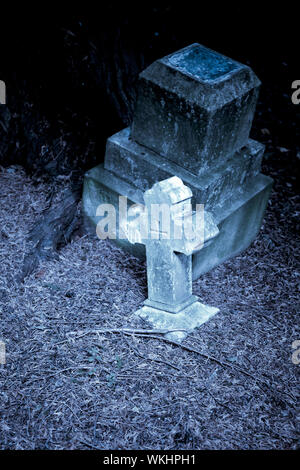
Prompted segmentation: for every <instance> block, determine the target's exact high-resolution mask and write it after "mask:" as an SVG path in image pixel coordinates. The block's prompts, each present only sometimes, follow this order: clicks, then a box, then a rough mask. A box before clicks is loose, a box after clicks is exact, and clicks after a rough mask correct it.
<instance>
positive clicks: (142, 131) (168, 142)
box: [83, 44, 272, 279]
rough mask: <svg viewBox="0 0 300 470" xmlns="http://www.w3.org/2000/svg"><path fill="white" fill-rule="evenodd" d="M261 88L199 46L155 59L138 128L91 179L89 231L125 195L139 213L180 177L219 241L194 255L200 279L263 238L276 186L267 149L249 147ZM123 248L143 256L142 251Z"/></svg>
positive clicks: (145, 77) (123, 135)
mask: <svg viewBox="0 0 300 470" xmlns="http://www.w3.org/2000/svg"><path fill="white" fill-rule="evenodd" d="M259 85H260V82H259V80H258V78H257V77H256V75H255V74H254V73H253V71H252V70H251V69H250V68H249V67H248V66H245V65H243V64H241V63H239V62H236V61H234V60H232V59H229V58H227V57H225V56H223V55H221V54H218V53H217V52H214V51H212V50H210V49H208V48H206V47H203V46H202V45H200V44H192V45H190V46H188V47H186V48H184V49H182V50H180V51H177V52H175V53H173V54H170V55H169V56H166V57H164V58H162V59H159V60H157V61H156V62H154V63H153V64H152V65H150V66H149V67H148V68H147V69H146V70H144V71H143V72H142V73H141V74H140V77H139V90H138V99H137V103H136V108H135V113H134V117H133V122H132V125H131V127H130V128H126V129H124V130H122V131H120V132H118V133H117V134H115V135H113V136H112V137H110V138H109V139H108V140H107V146H106V153H105V161H104V164H101V165H99V166H97V167H95V168H93V169H91V170H89V171H88V172H87V173H86V175H85V181H84V192H83V210H84V215H85V220H86V224H87V226H90V227H93V230H95V226H96V225H97V223H98V221H99V217H97V216H96V209H97V207H98V206H99V205H100V204H102V203H110V204H113V205H114V206H115V207H116V209H117V208H118V197H119V196H120V195H122V196H126V197H127V198H128V203H129V204H137V203H139V204H142V203H143V193H144V191H145V190H147V189H149V188H151V187H152V186H153V184H154V183H156V182H158V181H161V180H165V179H168V178H170V177H172V176H177V177H179V178H181V180H182V181H183V182H184V184H186V185H187V186H188V187H189V188H191V190H192V193H193V203H199V204H204V205H205V209H206V210H207V211H210V212H211V213H212V215H213V217H214V220H215V222H216V224H217V226H218V228H219V231H220V233H219V235H218V237H216V238H214V240H213V241H212V243H210V244H209V245H207V246H204V247H203V249H201V250H199V251H198V252H194V253H193V261H192V264H193V279H196V278H197V277H199V276H200V275H201V274H202V273H204V272H206V271H208V270H210V269H211V268H213V267H214V266H216V265H218V264H219V263H221V262H223V261H225V260H227V259H228V258H230V257H232V256H235V255H237V254H238V253H240V252H241V251H242V250H244V249H245V248H247V247H248V246H249V244H250V243H251V242H252V241H253V239H254V238H255V237H256V235H257V233H258V231H259V229H260V226H261V222H262V218H263V215H264V211H265V208H266V205H267V202H268V198H269V194H270V190H271V186H272V179H271V178H269V177H267V176H265V175H262V174H261V173H260V168H261V160H262V156H263V152H264V146H263V145H262V144H260V143H258V142H256V141H254V140H252V139H250V138H249V132H250V129H251V124H252V120H253V116H254V112H255V106H256V101H257V96H258V89H259ZM115 242H116V243H118V244H119V245H120V246H122V247H123V248H125V249H127V250H130V251H131V252H132V253H133V254H135V255H137V256H145V246H144V244H138V243H137V244H134V245H131V244H130V243H129V242H128V241H126V240H124V239H120V237H118V228H117V237H116V240H115Z"/></svg>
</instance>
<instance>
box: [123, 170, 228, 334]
mask: <svg viewBox="0 0 300 470" xmlns="http://www.w3.org/2000/svg"><path fill="white" fill-rule="evenodd" d="M191 198H192V191H191V190H190V189H189V188H188V187H187V186H185V185H184V184H183V182H182V180H181V179H180V178H178V177H176V176H174V177H172V178H169V179H167V180H164V181H160V182H158V183H156V184H154V186H153V187H152V188H151V189H149V190H147V191H145V193H144V201H145V213H146V217H147V220H146V219H145V217H143V218H141V220H140V225H139V226H137V224H136V219H135V220H134V221H132V222H129V223H128V225H127V228H125V232H126V233H127V236H128V239H129V241H130V242H132V243H135V242H137V241H138V242H140V243H144V244H145V245H146V257H147V280H148V299H147V300H145V302H144V306H143V307H142V308H141V309H139V310H138V311H137V312H136V314H137V315H139V316H140V317H141V318H143V319H145V320H147V321H148V322H149V323H150V324H151V325H152V326H153V327H155V328H159V329H168V330H170V329H178V330H180V329H181V330H186V331H177V332H172V333H169V334H168V336H169V337H171V338H173V339H176V340H181V339H183V338H184V337H185V336H186V334H187V332H188V331H191V330H193V329H194V328H196V327H198V326H200V325H201V324H202V323H204V322H206V321H207V320H208V319H209V318H210V317H211V316H212V315H214V314H215V313H217V312H218V309H217V308H214V307H209V306H206V305H203V304H201V303H200V302H198V297H196V296H195V295H193V294H192V254H193V252H195V251H198V250H199V249H201V247H203V246H204V245H206V244H207V243H208V242H209V240H211V239H212V238H214V237H215V236H216V235H218V233H219V230H218V227H217V226H216V224H215V222H214V220H213V218H212V216H211V214H210V213H208V212H204V211H203V212H202V214H200V212H199V213H197V212H193V211H192V210H191ZM158 207H159V208H161V209H165V210H162V211H158V210H157V208H158ZM153 209H155V211H154V210H153ZM144 215H145V214H144ZM201 215H202V217H201ZM196 224H198V225H197V226H196ZM199 224H201V226H199ZM142 225H143V227H142ZM145 226H147V228H146V233H145ZM142 229H144V234H143V235H141V231H142ZM136 232H138V234H137V233H136Z"/></svg>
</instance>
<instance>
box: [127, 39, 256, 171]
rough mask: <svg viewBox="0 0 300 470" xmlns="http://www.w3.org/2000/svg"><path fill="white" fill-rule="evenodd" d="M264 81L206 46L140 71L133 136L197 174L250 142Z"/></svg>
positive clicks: (246, 68)
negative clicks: (256, 107)
mask: <svg viewBox="0 0 300 470" xmlns="http://www.w3.org/2000/svg"><path fill="white" fill-rule="evenodd" d="M259 85H260V81H259V80H258V78H257V77H256V75H255V74H254V73H253V71H252V70H251V69H250V67H248V66H246V65H243V64H241V63H239V62H236V61H234V60H232V59H229V58H227V57H225V56H223V55H221V54H219V53H217V52H215V51H212V50H210V49H208V48H206V47H204V46H201V45H200V44H192V45H191V46H188V47H186V48H184V49H182V50H180V51H178V52H175V53H173V54H171V55H169V56H166V57H164V58H162V59H159V60H157V61H156V62H154V63H153V64H152V65H150V66H149V67H148V68H147V69H146V70H144V71H143V72H142V73H141V74H140V78H139V91H138V99H137V104H136V108H135V113H134V118H133V123H132V132H131V135H132V138H133V139H134V140H135V141H137V142H138V143H139V144H142V145H144V146H146V147H148V148H150V149H152V150H154V151H155V152H157V153H158V154H160V155H161V156H163V157H165V158H166V159H168V160H170V161H172V162H175V163H177V164H178V165H180V166H182V167H184V168H186V169H187V170H189V171H190V172H191V173H193V174H195V175H200V174H201V173H203V172H205V171H207V170H208V169H209V168H211V167H212V166H215V164H217V163H218V162H221V161H224V160H225V159H227V158H228V157H230V156H232V155H233V154H234V152H236V151H237V150H239V149H241V148H242V147H243V146H245V145H247V142H248V138H249V132H250V128H251V124H252V120H253V116H254V112H255V106H256V101H257V97H258V89H259Z"/></svg>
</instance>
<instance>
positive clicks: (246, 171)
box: [104, 128, 264, 210]
mask: <svg viewBox="0 0 300 470" xmlns="http://www.w3.org/2000/svg"><path fill="white" fill-rule="evenodd" d="M263 152H264V145H262V144H260V143H259V142H256V141H254V140H252V139H249V140H248V142H247V145H246V146H244V147H243V148H242V149H241V150H238V151H236V152H235V153H234V155H233V156H232V157H231V158H229V159H228V160H226V161H224V162H223V161H222V162H219V164H218V165H217V166H216V167H215V168H214V169H210V170H207V171H206V172H203V173H201V175H200V176H195V175H194V174H193V173H191V172H190V171H188V170H186V169H184V168H182V167H180V166H179V165H178V164H176V163H174V162H171V161H169V160H166V159H165V158H164V157H162V156H161V155H158V154H157V153H155V152H153V151H152V150H149V149H148V148H147V147H144V146H142V145H140V144H138V143H137V142H135V141H134V140H133V139H132V138H131V134H130V129H129V128H126V129H123V130H122V131H120V132H118V133H117V134H115V135H113V136H111V137H110V138H109V139H108V140H107V145H106V154H105V163H104V167H105V169H106V170H109V171H111V172H112V173H114V174H115V175H117V176H120V177H121V178H123V179H124V180H126V181H127V182H129V183H131V184H133V185H134V186H135V187H136V188H139V189H141V190H142V191H145V190H146V189H148V188H150V187H151V186H152V185H153V184H154V183H156V182H157V181H160V180H164V179H166V178H169V177H171V176H173V175H176V176H179V177H180V178H181V179H182V181H183V182H184V183H185V184H186V185H187V186H188V187H190V188H191V190H192V192H193V203H198V204H205V208H206V209H207V210H210V209H212V208H214V207H215V205H217V204H221V203H223V202H224V201H225V200H226V199H229V198H232V196H233V194H234V193H235V192H236V191H240V190H241V188H242V187H243V185H244V184H245V183H247V181H248V180H249V179H251V178H252V177H253V176H255V175H257V174H258V173H259V172H260V168H261V160H262V156H263Z"/></svg>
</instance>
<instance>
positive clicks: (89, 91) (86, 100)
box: [0, 2, 300, 176]
mask: <svg viewBox="0 0 300 470" xmlns="http://www.w3.org/2000/svg"><path fill="white" fill-rule="evenodd" d="M297 22H298V15H297V12H296V11H295V10H293V9H292V7H289V6H288V5H287V6H281V7H278V6H276V7H274V6H272V7H270V8H268V9H266V10H262V9H261V8H259V7H258V6H257V5H256V6H255V5H253V4H251V3H247V6H244V7H242V6H239V7H237V6H236V5H235V6H233V5H231V6H230V5H228V4H227V3H226V4H225V2H224V3H223V4H222V5H219V4H216V3H215V2H214V3H212V4H211V6H206V7H204V6H203V5H202V3H201V2H194V3H187V2H182V3H181V4H180V5H164V6H161V4H160V3H158V4H157V5H155V4H153V3H152V4H149V3H148V4H147V3H144V2H141V3H139V4H138V6H137V5H132V4H130V5H129V6H128V5H127V4H126V6H125V5H124V4H122V5H119V4H118V3H116V2H113V3H111V4H110V6H106V7H103V6H101V5H100V3H99V7H98V9H96V8H94V9H91V10H89V11H88V12H85V13H83V12H80V13H78V12H75V11H74V7H71V6H69V8H68V13H67V14H66V13H65V12H64V13H63V12H62V8H61V6H60V7H57V6H56V5H54V4H51V7H50V6H48V7H47V6H45V5H43V6H42V7H39V9H37V8H32V9H29V7H28V6H27V9H26V11H21V10H20V8H19V7H16V10H15V12H14V13H12V12H9V13H7V14H4V15H3V17H2V18H1V23H2V24H1V26H2V27H1V31H0V52H1V60H0V79H2V80H4V81H5V82H6V85H7V104H8V106H7V107H1V108H2V109H1V111H0V164H1V165H3V166H7V165H10V164H12V163H18V164H21V165H23V166H25V168H26V169H27V170H28V171H30V172H32V171H33V172H36V171H37V172H38V173H39V174H43V175H44V176H45V175H46V176H47V175H49V176H55V175H58V174H63V173H65V174H67V173H69V172H70V169H73V170H74V169H76V170H78V174H79V175H80V174H82V172H83V171H84V170H85V169H87V168H90V167H92V166H93V165H95V164H96V163H97V162H100V161H102V160H103V156H104V148H105V141H106V138H107V137H108V136H110V135H111V134H113V133H114V132H117V131H118V130H120V129H121V128H122V127H124V126H125V125H128V124H129V123H130V120H131V117H132V111H133V108H134V101H135V90H136V81H137V76H138V73H139V72H140V71H141V70H142V69H143V68H145V67H146V66H147V65H149V64H150V63H151V62H152V61H154V60H155V59H157V58H160V57H162V56H164V55H166V54H168V53H171V52H172V51H175V50H177V49H179V48H182V47H184V46H186V45H188V44H190V43H192V42H200V43H202V44H204V45H205V46H208V47H210V48H212V49H215V50H216V51H218V52H221V53H223V54H225V55H228V56H229V57H231V58H233V59H236V60H238V61H241V62H243V63H246V64H248V65H250V66H251V67H252V68H253V70H254V71H255V72H256V74H257V75H258V77H259V78H260V79H261V81H262V88H261V93H260V99H259V103H258V106H257V112H256V116H255V122H254V126H253V129H252V134H251V137H253V138H255V139H257V140H259V141H261V142H264V143H266V144H267V150H266V157H267V158H266V161H267V159H268V155H269V154H271V155H273V156H274V152H275V153H276V154H277V156H274V159H273V157H272V163H273V164H274V165H275V166H276V167H278V168H279V167H280V168H282V167H283V166H284V167H289V168H290V170H292V171H293V172H294V171H295V166H296V165H297V161H298V160H299V159H297V158H296V154H297V152H298V151H299V109H300V106H296V105H293V104H292V102H291V94H292V90H291V83H292V82H293V81H294V80H296V79H299V78H300V75H299V69H298V70H296V68H297V65H298V63H297V58H298V56H299V53H298V51H297V49H296V46H297V39H296V36H297V30H298V28H297ZM297 120H298V121H297ZM297 145H298V146H297ZM278 148H280V149H282V148H283V149H288V150H289V152H285V151H284V150H283V151H282V150H278ZM273 160H274V161H273Z"/></svg>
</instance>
